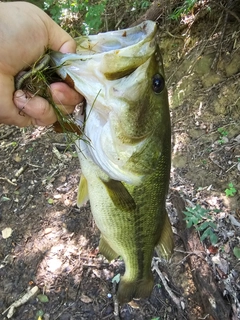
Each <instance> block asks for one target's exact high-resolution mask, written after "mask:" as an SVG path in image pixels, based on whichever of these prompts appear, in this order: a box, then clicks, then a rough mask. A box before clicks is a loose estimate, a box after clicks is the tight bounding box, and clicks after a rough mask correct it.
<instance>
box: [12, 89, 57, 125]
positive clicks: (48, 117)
mask: <svg viewBox="0 0 240 320" xmlns="http://www.w3.org/2000/svg"><path fill="white" fill-rule="evenodd" d="M14 103H15V105H16V107H17V108H18V109H19V110H20V111H21V112H20V114H25V115H26V116H28V117H30V118H31V124H32V125H40V126H47V125H50V124H52V123H54V122H55V121H56V120H57V117H56V114H55V112H54V109H53V108H52V106H51V105H50V104H49V102H48V101H47V100H45V99H44V98H42V97H39V96H32V95H31V94H29V93H25V92H23V91H22V90H17V91H16V92H15V93H14Z"/></svg>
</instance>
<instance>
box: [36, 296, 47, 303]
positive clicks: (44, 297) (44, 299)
mask: <svg viewBox="0 0 240 320" xmlns="http://www.w3.org/2000/svg"><path fill="white" fill-rule="evenodd" d="M37 297H38V300H39V301H40V302H42V303H45V302H48V301H49V299H48V296H46V295H45V294H39V295H38V296H37Z"/></svg>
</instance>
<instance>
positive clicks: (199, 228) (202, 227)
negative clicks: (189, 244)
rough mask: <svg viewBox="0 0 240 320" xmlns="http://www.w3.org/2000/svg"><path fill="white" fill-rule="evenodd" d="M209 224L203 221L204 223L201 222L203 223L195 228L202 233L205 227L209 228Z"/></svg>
mask: <svg viewBox="0 0 240 320" xmlns="http://www.w3.org/2000/svg"><path fill="white" fill-rule="evenodd" d="M209 223H210V221H205V222H203V223H201V225H200V226H199V227H198V228H196V229H197V230H198V231H203V230H205V229H206V228H207V227H209Z"/></svg>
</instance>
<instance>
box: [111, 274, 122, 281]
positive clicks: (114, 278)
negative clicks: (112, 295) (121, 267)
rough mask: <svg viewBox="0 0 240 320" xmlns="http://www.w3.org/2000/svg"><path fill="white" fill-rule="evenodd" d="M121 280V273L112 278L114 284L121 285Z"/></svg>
mask: <svg viewBox="0 0 240 320" xmlns="http://www.w3.org/2000/svg"><path fill="white" fill-rule="evenodd" d="M120 278H121V275H120V273H118V274H116V275H115V277H113V278H112V283H113V282H117V283H119V282H120Z"/></svg>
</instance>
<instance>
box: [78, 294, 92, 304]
mask: <svg viewBox="0 0 240 320" xmlns="http://www.w3.org/2000/svg"><path fill="white" fill-rule="evenodd" d="M80 300H81V301H82V302H84V303H91V302H92V299H91V298H89V297H88V296H86V295H85V294H83V293H82V294H81V297H80Z"/></svg>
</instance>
